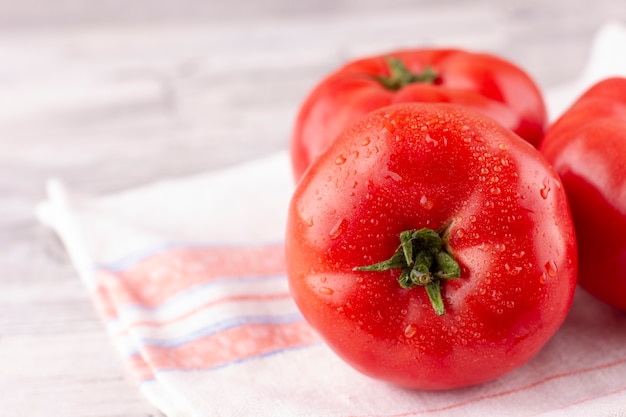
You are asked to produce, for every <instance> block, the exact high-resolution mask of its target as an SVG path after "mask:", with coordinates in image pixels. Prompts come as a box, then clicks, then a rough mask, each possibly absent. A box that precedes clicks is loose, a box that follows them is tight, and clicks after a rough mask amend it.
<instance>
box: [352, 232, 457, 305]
mask: <svg viewBox="0 0 626 417" xmlns="http://www.w3.org/2000/svg"><path fill="white" fill-rule="evenodd" d="M442 235H445V230H444V231H442V232H441V234H440V233H437V232H436V231H434V230H432V229H427V228H424V229H419V230H405V231H403V232H402V233H400V245H399V246H398V248H397V249H396V251H395V252H394V253H393V255H391V257H390V258H389V259H387V260H384V261H382V262H378V263H375V264H372V265H367V266H360V267H356V268H354V271H387V270H389V269H401V271H400V275H399V277H398V284H400V286H401V287H402V288H407V289H408V288H412V287H415V286H423V287H425V289H426V293H427V294H428V298H429V299H430V303H431V304H432V306H433V309H434V310H435V312H436V313H437V314H438V315H440V316H441V315H443V314H445V308H444V304H443V297H442V296H441V280H446V279H455V278H458V277H460V276H461V267H460V266H459V264H458V262H457V261H456V260H455V259H454V257H453V256H452V254H450V253H449V248H448V246H447V245H446V244H444V243H445V242H444V238H442Z"/></svg>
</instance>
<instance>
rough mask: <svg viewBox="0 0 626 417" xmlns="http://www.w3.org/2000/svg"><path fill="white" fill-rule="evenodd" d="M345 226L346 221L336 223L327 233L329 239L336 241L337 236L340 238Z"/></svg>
mask: <svg viewBox="0 0 626 417" xmlns="http://www.w3.org/2000/svg"><path fill="white" fill-rule="evenodd" d="M347 225H348V221H347V220H346V219H341V220H339V221H338V222H337V223H335V225H334V226H333V227H332V228H331V229H330V231H329V232H328V234H329V235H330V237H331V239H337V238H338V237H339V236H341V234H342V233H343V232H344V230H345V229H346V226H347Z"/></svg>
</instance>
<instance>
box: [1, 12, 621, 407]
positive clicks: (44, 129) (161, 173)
mask: <svg viewBox="0 0 626 417" xmlns="http://www.w3.org/2000/svg"><path fill="white" fill-rule="evenodd" d="M59 4H61V5H62V7H60V6H59ZM609 20H618V21H619V20H621V21H626V3H624V2H621V1H617V0H597V1H593V2H590V1H588V2H576V3H575V4H574V3H572V2H565V1H564V0H556V1H550V2H547V1H538V0H526V1H521V0H515V1H509V2H498V1H495V0H493V1H486V0H485V1H460V0H457V1H452V0H446V1H439V2H430V1H417V2H414V1H408V0H407V1H387V2H377V1H373V0H367V1H362V2H357V1H337V0H335V1H312V0H305V1H300V2H286V1H279V0H271V1H261V2H254V1H240V2H221V1H217V0H214V1H206V2H202V1H199V0H183V1H178V2H168V1H164V0H161V1H157V2H148V1H139V2H127V1H121V0H119V1H109V2H84V1H80V0H67V1H64V2H61V3H57V2H49V1H46V0H4V1H3V5H2V7H1V8H0V92H1V93H0V173H1V175H0V270H1V271H2V274H0V392H2V395H0V409H1V410H3V411H2V415H6V416H49V415H58V416H93V417H95V416H98V417H113V416H126V417H138V416H149V415H152V416H158V415H160V413H159V412H158V411H157V410H155V409H154V407H152V406H151V405H150V404H149V403H148V402H147V401H146V400H145V399H144V398H143V397H142V396H141V394H140V392H139V390H138V389H137V387H136V386H134V385H133V383H132V382H131V381H129V380H128V378H127V377H126V373H125V370H124V368H123V364H122V360H121V358H119V357H118V356H117V353H116V352H115V349H114V348H113V346H112V344H111V342H110V340H109V338H108V336H107V335H106V333H105V331H104V328H103V326H102V325H101V323H100V321H99V319H98V317H97V316H96V314H95V312H94V310H93V307H92V305H91V302H90V299H89V296H88V294H87V293H86V291H85V290H84V288H83V287H82V285H81V283H80V282H79V280H78V278H77V276H76V273H75V271H74V270H73V269H72V267H71V266H70V264H69V262H68V259H67V256H66V255H65V252H64V250H63V248H62V247H61V245H60V244H59V241H58V239H57V238H56V237H55V236H54V234H53V233H52V232H50V231H49V230H48V229H46V228H45V227H43V226H41V225H40V224H38V223H37V221H36V220H35V217H34V212H33V210H34V207H35V205H36V204H37V203H38V202H39V201H41V200H42V199H43V198H44V183H45V181H46V180H47V179H48V178H51V177H57V178H60V179H62V180H63V181H64V182H66V183H67V184H68V187H69V188H70V189H73V190H76V191H78V192H81V193H85V194H88V195H100V194H103V193H107V192H113V191H116V190H122V189H125V188H128V187H133V186H137V185H141V184H146V183H150V182H152V181H155V180H158V179H162V178H166V177H176V176H184V175H187V174H190V173H195V172H201V171H205V170H212V169H218V168H220V167H224V166H227V165H230V164H233V163H235V162H239V161H244V160H249V159H252V158H255V157H259V156H262V155H265V154H268V153H271V152H274V151H276V150H278V149H283V148H285V147H287V146H288V140H289V132H290V129H291V125H292V122H293V118H294V116H295V113H296V111H297V108H298V105H299V103H300V102H301V100H302V99H303V97H304V96H305V94H306V93H307V92H308V91H309V90H310V89H311V88H312V86H313V85H314V83H315V82H316V81H317V80H319V78H321V77H322V76H324V75H325V74H327V73H328V72H329V71H331V70H332V69H334V68H336V67H337V66H339V65H341V64H342V63H343V62H344V61H346V60H349V59H351V58H354V57H358V56H362V55H365V54H370V53H380V52H386V51H388V50H390V49H395V48H400V47H411V46H455V47H462V48H469V49H474V50H485V51H489V52H493V53H497V54H500V55H502V56H504V57H506V58H508V59H511V60H512V61H514V62H516V63H518V64H519V65H521V66H522V67H523V68H525V69H526V70H528V71H529V73H531V75H532V76H533V77H535V78H536V80H537V81H538V83H539V84H540V86H541V87H542V88H544V89H547V88H550V87H552V86H555V85H558V84H560V83H563V82H567V81H570V80H572V79H574V78H575V77H576V76H577V75H578V74H579V73H580V71H581V70H582V69H583V67H584V64H585V61H586V59H587V56H588V52H589V47H590V45H591V42H592V39H593V35H594V33H595V32H596V30H597V29H598V28H599V27H600V26H601V25H602V24H603V23H604V22H606V21H609Z"/></svg>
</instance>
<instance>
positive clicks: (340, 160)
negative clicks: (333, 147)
mask: <svg viewBox="0 0 626 417" xmlns="http://www.w3.org/2000/svg"><path fill="white" fill-rule="evenodd" d="M345 162H346V157H345V156H343V155H339V156H338V157H337V158H336V159H335V164H337V165H342V164H344V163H345Z"/></svg>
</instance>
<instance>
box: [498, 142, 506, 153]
mask: <svg viewBox="0 0 626 417" xmlns="http://www.w3.org/2000/svg"><path fill="white" fill-rule="evenodd" d="M498 149H500V150H501V151H506V145H505V144H504V143H500V144H499V145H498Z"/></svg>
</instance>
